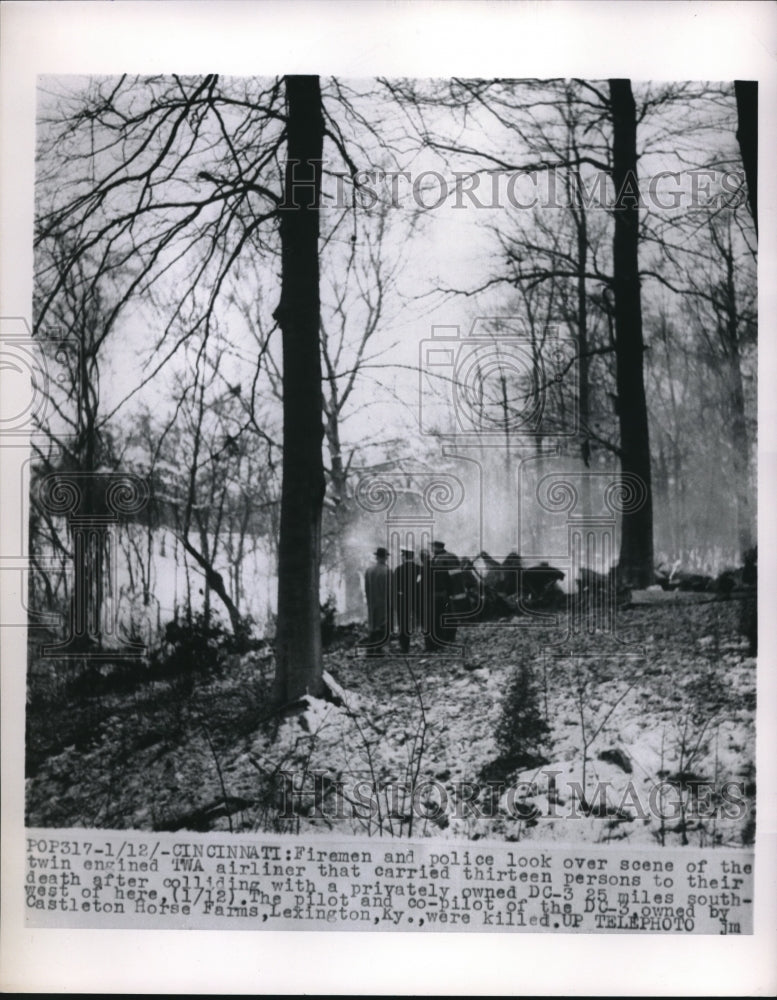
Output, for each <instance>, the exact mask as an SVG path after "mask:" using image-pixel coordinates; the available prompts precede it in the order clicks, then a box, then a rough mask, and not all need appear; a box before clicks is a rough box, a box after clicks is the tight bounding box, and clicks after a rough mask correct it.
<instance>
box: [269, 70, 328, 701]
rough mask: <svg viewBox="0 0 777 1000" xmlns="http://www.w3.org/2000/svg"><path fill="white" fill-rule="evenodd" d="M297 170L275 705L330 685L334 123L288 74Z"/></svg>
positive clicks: (307, 86) (279, 315) (288, 239)
mask: <svg viewBox="0 0 777 1000" xmlns="http://www.w3.org/2000/svg"><path fill="white" fill-rule="evenodd" d="M285 85H286V104H287V114H288V123H287V164H286V175H285V198H284V203H283V205H282V207H281V208H280V210H279V214H280V237H281V298H280V303H279V305H278V308H277V309H276V311H275V318H276V320H277V321H278V325H279V327H280V329H281V334H282V338H283V486H282V490H281V523H280V541H279V545H278V623H277V633H276V642H275V656H276V674H275V697H276V699H277V700H278V702H280V703H286V702H289V701H293V700H295V699H297V698H300V697H302V696H303V695H305V694H313V695H318V694H320V693H321V689H322V687H323V681H322V669H323V667H322V658H321V625H320V604H319V565H320V549H321V512H322V508H323V501H324V464H323V455H322V439H323V425H322V419H321V413H322V393H321V357H320V347H319V324H320V299H319V259H318V241H319V203H320V193H321V159H322V151H323V136H324V123H323V115H322V109H321V90H320V85H319V80H318V77H315V76H288V77H286V79H285Z"/></svg>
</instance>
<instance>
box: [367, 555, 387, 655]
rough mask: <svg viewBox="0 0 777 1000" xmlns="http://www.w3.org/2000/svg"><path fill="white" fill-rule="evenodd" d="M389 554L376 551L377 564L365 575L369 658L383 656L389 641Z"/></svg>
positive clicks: (368, 569) (370, 567)
mask: <svg viewBox="0 0 777 1000" xmlns="http://www.w3.org/2000/svg"><path fill="white" fill-rule="evenodd" d="M387 560H388V552H387V550H386V549H384V548H377V549H376V550H375V562H374V563H373V564H372V566H369V567H368V568H367V570H366V572H365V574H364V593H365V596H366V598H367V627H368V629H369V635H368V636H367V642H366V643H365V645H366V646H367V656H382V655H383V647H384V646H385V645H386V643H387V642H388V640H389V625H390V616H389V597H390V587H391V571H390V570H389V568H388V566H387V565H386V561H387Z"/></svg>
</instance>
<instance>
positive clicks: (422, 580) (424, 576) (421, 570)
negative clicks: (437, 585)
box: [416, 549, 435, 653]
mask: <svg viewBox="0 0 777 1000" xmlns="http://www.w3.org/2000/svg"><path fill="white" fill-rule="evenodd" d="M419 558H420V565H419V567H418V577H417V581H416V585H417V590H416V600H417V601H418V619H419V623H420V625H421V631H422V632H423V635H424V649H425V650H426V652H427V653H431V652H433V650H434V648H435V647H434V640H433V638H432V621H433V617H434V611H433V601H432V557H431V554H430V553H429V551H428V549H421V552H420V553H419Z"/></svg>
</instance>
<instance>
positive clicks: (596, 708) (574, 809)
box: [26, 598, 756, 847]
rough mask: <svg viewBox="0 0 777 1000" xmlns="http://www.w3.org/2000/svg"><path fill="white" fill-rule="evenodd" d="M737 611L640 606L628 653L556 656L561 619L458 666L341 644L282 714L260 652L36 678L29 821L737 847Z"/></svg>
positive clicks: (510, 637)
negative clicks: (323, 680)
mask: <svg viewBox="0 0 777 1000" xmlns="http://www.w3.org/2000/svg"><path fill="white" fill-rule="evenodd" d="M740 613H741V600H739V599H732V600H718V599H714V598H713V599H709V598H705V599H704V601H703V602H702V603H690V602H688V603H686V602H682V601H679V600H678V601H672V602H667V603H662V604H656V605H655V606H653V605H646V606H640V607H633V608H631V609H630V610H625V611H622V612H620V613H619V616H618V618H617V625H618V629H619V638H620V639H621V640H624V639H625V640H628V642H623V641H616V640H615V639H614V638H613V637H612V636H607V635H601V634H596V635H587V634H586V635H584V636H583V637H576V638H575V639H574V641H567V642H559V640H560V638H563V629H564V627H565V625H566V624H567V623H568V620H569V619H568V617H567V615H566V613H565V612H563V613H561V614H560V615H559V624H558V625H557V626H556V627H555V628H553V629H549V628H546V627H542V628H537V627H533V628H530V627H527V622H526V620H524V619H513V620H511V621H503V622H497V623H490V624H487V625H481V626H478V627H473V628H467V629H460V630H459V639H461V640H464V649H463V651H462V653H461V654H460V655H435V656H424V655H423V653H422V651H421V645H420V637H418V636H416V637H414V646H413V648H412V650H411V653H412V655H411V656H409V657H402V656H400V655H398V653H397V651H396V648H395V647H394V646H392V648H391V650H390V652H389V654H388V655H386V656H384V657H382V658H370V659H367V658H365V657H364V653H363V650H361V649H360V648H359V647H358V645H357V640H358V638H359V632H358V630H351V631H348V630H343V631H341V633H340V635H339V637H338V639H337V640H336V642H335V645H334V648H332V649H331V650H330V651H329V652H327V653H326V655H325V670H326V671H327V675H328V677H329V678H330V687H331V688H332V690H333V691H334V692H335V702H334V703H333V702H331V701H324V700H319V699H312V698H308V699H305V700H304V701H303V702H301V703H300V704H298V705H297V706H295V707H293V708H292V709H290V711H289V712H288V713H287V714H286V715H285V716H284V717H283V718H278V717H277V716H276V717H269V718H268V717H267V704H268V691H269V685H270V681H271V674H272V657H271V655H270V654H269V653H268V652H267V651H261V650H258V651H254V652H251V653H247V654H243V655H237V654H231V655H229V656H227V657H226V658H224V659H223V660H222V661H221V664H220V667H219V669H218V670H212V669H211V670H210V671H207V670H206V671H203V670H194V669H192V670H185V669H184V670H182V671H179V672H178V673H177V674H176V675H174V676H164V677H162V676H157V675H155V674H154V671H153V670H151V669H150V668H148V667H141V666H139V665H135V666H134V667H131V666H129V667H128V666H123V667H121V668H119V667H112V666H110V665H105V666H102V667H100V668H99V669H98V668H96V667H94V666H92V667H89V668H88V669H86V672H84V670H85V668H84V667H83V666H82V667H80V668H79V667H78V666H66V665H63V664H61V663H60V664H55V663H53V661H45V660H33V661H32V665H31V668H30V676H29V683H28V705H27V770H26V774H27V823H28V824H29V825H30V826H42V827H73V826H77V827H101V828H108V829H129V828H131V829H141V830H178V829H189V830H232V831H234V832H251V831H276V832H280V831H288V832H295V833H296V832H307V831H312V830H315V831H317V832H320V833H326V832H329V833H330V834H333V835H339V836H342V835H346V834H348V835H350V834H358V835H383V836H391V835H394V836H413V837H423V836H434V837H443V838H453V839H479V838H489V839H499V840H510V841H516V840H524V839H525V840H529V841H535V842H575V841H588V842H606V841H610V840H614V841H617V842H624V841H626V842H628V843H632V844H650V845H656V844H658V845H661V844H663V845H666V846H675V845H680V844H685V843H690V844H693V845H696V846H707V847H711V846H715V845H721V846H742V845H747V844H750V843H752V841H753V838H754V831H755V767H754V761H755V686H756V663H755V659H754V658H752V657H750V656H748V651H747V642H746V640H745V639H744V638H743V637H742V635H741V634H740V632H739V630H738V626H739V619H740ZM554 643H555V645H554ZM516 677H517V678H518V680H516ZM516 685H517V687H516ZM511 691H512V699H511V696H510V692H511ZM337 702H339V704H338V703H337ZM497 737H499V738H498V739H497Z"/></svg>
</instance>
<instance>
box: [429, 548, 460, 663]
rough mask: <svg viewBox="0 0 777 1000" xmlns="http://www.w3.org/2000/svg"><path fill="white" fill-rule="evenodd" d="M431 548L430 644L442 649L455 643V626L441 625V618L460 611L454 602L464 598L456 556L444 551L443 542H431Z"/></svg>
mask: <svg viewBox="0 0 777 1000" xmlns="http://www.w3.org/2000/svg"><path fill="white" fill-rule="evenodd" d="M432 548H433V549H434V555H433V556H432V566H431V568H432V643H433V646H434V647H435V648H437V649H443V648H445V646H448V645H451V644H452V643H454V642H455V641H456V626H455V625H446V624H443V618H444V617H445V615H446V613H450V612H451V611H454V610H461V609H457V608H455V606H454V602H455V601H456V600H457V599H459V598H460V597H462V596H464V584H463V582H462V580H461V565H460V563H459V558H458V556H456V555H454V554H453V553H452V552H448V551H447V550H446V548H445V542H433V543H432Z"/></svg>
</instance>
